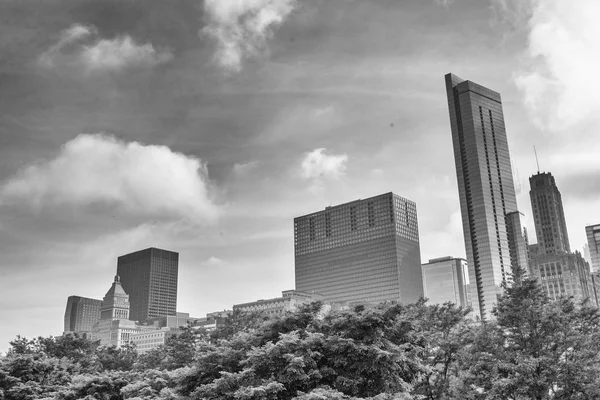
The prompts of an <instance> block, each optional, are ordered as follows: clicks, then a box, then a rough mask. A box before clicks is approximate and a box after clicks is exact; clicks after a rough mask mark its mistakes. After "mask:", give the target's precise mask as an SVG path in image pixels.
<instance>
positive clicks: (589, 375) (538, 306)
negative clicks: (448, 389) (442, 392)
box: [456, 278, 600, 400]
mask: <svg viewBox="0 0 600 400" xmlns="http://www.w3.org/2000/svg"><path fill="white" fill-rule="evenodd" d="M493 315H494V316H495V317H496V321H492V322H488V323H486V324H485V325H484V326H482V327H481V328H480V330H479V332H478V333H477V335H476V337H475V340H474V342H473V344H472V345H471V346H469V347H467V348H466V349H464V351H463V361H462V365H463V368H464V372H463V373H462V374H461V383H460V384H459V385H458V386H457V388H456V390H457V393H460V396H461V398H465V399H484V398H485V399H515V400H516V399H539V400H542V399H592V398H600V380H599V375H598V371H600V360H599V359H598V353H599V352H600V325H599V320H600V314H599V312H598V310H597V309H595V308H590V307H588V306H586V305H580V306H576V305H575V304H574V303H573V301H572V299H569V298H563V299H559V300H557V301H551V300H550V299H549V298H548V297H547V296H546V295H545V293H544V292H543V290H542V288H541V287H540V286H539V284H538V283H537V282H536V281H535V280H533V279H529V278H520V279H518V280H516V282H515V284H514V285H513V286H512V287H505V294H504V295H503V296H502V297H501V298H500V300H499V302H498V304H497V307H496V309H495V310H494V312H493ZM457 396H458V394H457ZM457 398H458V397H457Z"/></svg>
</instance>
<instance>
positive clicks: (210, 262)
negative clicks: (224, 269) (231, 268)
mask: <svg viewBox="0 0 600 400" xmlns="http://www.w3.org/2000/svg"><path fill="white" fill-rule="evenodd" d="M224 263H225V261H223V260H221V259H220V258H218V257H215V256H210V257H209V258H208V260H206V261H204V264H205V265H222V264H224Z"/></svg>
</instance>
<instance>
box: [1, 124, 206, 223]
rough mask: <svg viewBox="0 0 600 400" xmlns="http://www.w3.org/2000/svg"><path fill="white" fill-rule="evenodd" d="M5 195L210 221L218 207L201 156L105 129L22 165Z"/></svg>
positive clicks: (42, 204)
mask: <svg viewBox="0 0 600 400" xmlns="http://www.w3.org/2000/svg"><path fill="white" fill-rule="evenodd" d="M0 196H1V197H0V200H2V201H3V202H5V203H17V202H19V203H21V202H22V203H29V204H31V205H33V206H35V207H47V206H57V205H73V206H86V205H90V204H108V205H110V206H114V207H116V208H117V209H119V210H121V211H123V212H126V213H129V214H133V215H154V216H164V215H168V216H174V217H178V218H186V219H190V220H193V221H209V220H212V219H213V218H214V217H215V216H216V213H217V208H216V207H215V206H214V205H213V203H212V202H211V200H210V198H209V181H208V174H207V170H206V166H205V164H204V163H202V161H201V160H199V159H198V158H195V157H189V156H186V155H183V154H181V153H175V152H173V151H171V149H169V148H168V147H165V146H154V145H143V144H140V143H138V142H130V143H125V142H123V141H120V140H118V139H116V138H114V137H112V136H108V135H104V134H94V135H90V134H81V135H79V136H77V137H76V138H75V139H73V140H71V141H69V142H67V143H66V144H65V145H64V146H63V147H62V148H61V150H60V151H59V153H58V154H57V156H56V157H55V158H53V159H51V160H48V161H43V162H40V163H38V164H35V165H31V166H29V167H27V168H25V169H23V170H21V171H19V172H18V173H17V174H16V176H14V177H12V178H11V179H9V180H8V181H7V182H6V183H5V184H4V185H3V186H2V187H1V188H0Z"/></svg>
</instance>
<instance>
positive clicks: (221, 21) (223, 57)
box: [202, 0, 297, 71]
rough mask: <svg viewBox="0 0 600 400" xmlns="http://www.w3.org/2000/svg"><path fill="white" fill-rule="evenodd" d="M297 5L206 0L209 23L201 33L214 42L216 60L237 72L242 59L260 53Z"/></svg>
mask: <svg viewBox="0 0 600 400" xmlns="http://www.w3.org/2000/svg"><path fill="white" fill-rule="evenodd" d="M296 3H297V1H296V0H206V1H205V2H204V11H205V12H206V15H207V18H208V24H207V25H206V26H205V27H204V29H203V30H202V32H203V33H204V34H206V35H207V36H209V37H211V38H212V39H213V40H215V41H216V43H217V51H216V54H215V61H216V62H217V63H218V64H219V65H221V66H222V67H224V68H225V69H227V70H228V71H239V70H240V69H241V67H242V61H243V59H244V58H246V57H251V56H256V55H257V54H259V53H260V51H261V50H262V49H263V48H264V47H265V43H266V41H267V40H268V39H269V38H270V37H271V36H272V35H273V30H274V29H275V28H276V27H277V26H279V25H281V24H282V23H283V22H284V21H285V19H286V18H287V17H288V16H289V15H290V13H291V12H292V11H293V10H294V8H295V6H296Z"/></svg>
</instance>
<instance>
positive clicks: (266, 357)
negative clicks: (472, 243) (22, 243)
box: [0, 276, 600, 400]
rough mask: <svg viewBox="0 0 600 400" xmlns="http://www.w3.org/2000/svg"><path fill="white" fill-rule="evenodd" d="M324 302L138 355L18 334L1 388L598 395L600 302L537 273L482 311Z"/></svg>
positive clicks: (79, 395) (162, 395) (243, 320)
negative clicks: (477, 314) (574, 295)
mask: <svg viewBox="0 0 600 400" xmlns="http://www.w3.org/2000/svg"><path fill="white" fill-rule="evenodd" d="M321 306H322V304H320V303H313V304H307V305H304V306H302V307H300V308H299V309H298V310H297V311H295V312H288V313H286V314H284V315H280V316H275V317H272V316H266V315H264V314H260V313H259V314H244V313H240V312H236V313H234V314H233V315H231V317H230V318H229V319H228V320H227V322H226V323H225V324H224V325H223V326H221V327H220V328H218V329H217V330H215V331H212V332H206V331H204V330H201V329H200V330H198V329H195V328H194V327H192V326H189V327H186V328H183V329H182V330H181V333H180V334H179V335H174V336H171V337H169V338H168V340H167V342H166V344H165V345H163V346H161V347H160V348H158V349H155V350H152V351H150V352H148V353H146V354H144V355H137V353H136V351H135V348H134V347H131V346H125V347H123V348H121V349H117V348H114V347H100V346H98V343H96V342H92V341H90V340H89V339H88V338H87V337H85V336H79V335H66V336H60V337H48V338H43V337H39V338H36V339H32V340H29V339H26V338H23V337H17V338H16V339H15V340H14V341H12V342H11V348H10V350H9V351H8V353H7V354H6V355H5V356H2V357H0V400H13V399H15V400H29V399H64V400H71V399H180V400H181V399H232V400H233V399H236V400H238V399H239V400H242V399H244V400H245V399H281V400H326V399H347V400H360V399H374V400H375V399H377V400H392V399H402V400H411V399H412V400H416V399H423V400H434V399H441V400H450V399H467V400H469V399H473V400H479V399H513V400H525V399H540V400H541V399H597V398H600V357H599V354H600V314H599V312H598V310H597V309H596V308H592V307H589V306H588V305H586V304H574V303H573V301H572V300H571V299H560V300H558V301H552V300H550V299H549V298H548V297H547V296H546V295H545V294H544V292H543V291H542V289H541V288H540V287H539V285H538V284H537V283H536V281H534V280H531V279H527V278H523V277H520V276H518V279H516V280H515V283H514V284H513V285H512V286H511V287H506V288H505V293H504V295H503V296H502V297H501V298H500V299H499V301H498V304H497V307H496V309H495V311H494V313H493V316H494V318H493V320H491V321H488V322H486V323H483V324H482V323H479V322H474V321H472V320H471V319H469V318H468V313H469V310H464V309H461V308H458V307H456V306H455V305H453V304H451V303H447V304H443V305H430V304H428V303H427V302H426V301H419V302H417V303H415V304H398V303H393V302H389V303H382V304H378V305H360V306H355V307H354V308H352V309H349V310H344V311H337V312H330V313H328V314H325V315H323V314H322V313H321V311H320V310H321Z"/></svg>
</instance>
